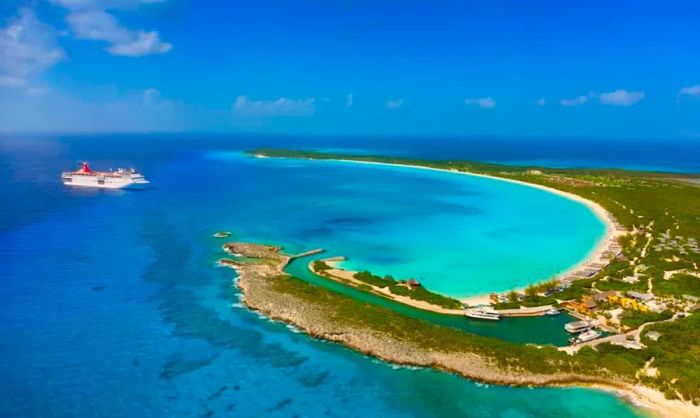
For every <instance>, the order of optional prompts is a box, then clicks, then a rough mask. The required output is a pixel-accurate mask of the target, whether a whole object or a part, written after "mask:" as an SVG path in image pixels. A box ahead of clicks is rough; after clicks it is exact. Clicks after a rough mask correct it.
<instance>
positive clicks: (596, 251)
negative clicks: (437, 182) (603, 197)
mask: <svg viewBox="0 0 700 418" xmlns="http://www.w3.org/2000/svg"><path fill="white" fill-rule="evenodd" d="M254 157H255V158H270V157H268V156H266V155H263V154H255V155H254ZM299 159H305V160H309V161H316V160H315V159H313V158H299ZM318 161H331V162H343V163H354V164H367V165H375V166H385V167H398V168H402V167H408V168H413V169H419V170H431V171H438V172H443V173H453V174H462V175H468V176H475V177H481V178H486V179H491V180H497V181H505V182H509V183H513V184H518V185H521V186H527V187H533V188H536V189H539V190H543V191H546V192H549V193H553V194H555V195H558V196H561V197H563V198H565V199H569V200H572V201H575V202H577V203H580V204H583V205H584V206H586V207H587V208H588V209H589V210H590V211H591V212H593V214H594V215H595V216H596V217H597V218H598V219H599V220H600V221H602V222H603V224H604V225H605V234H604V235H603V236H602V237H601V238H600V239H599V240H598V242H597V244H596V245H595V247H593V248H592V249H591V250H590V251H589V253H588V254H587V255H586V257H585V258H584V259H582V260H581V261H579V262H578V263H576V264H575V265H573V266H571V267H570V268H568V269H566V270H564V271H563V272H561V273H558V274H557V275H555V276H553V277H551V278H550V279H562V278H564V277H567V276H571V275H575V274H577V273H581V272H584V271H585V270H586V269H588V268H589V265H590V264H591V263H598V262H603V261H605V260H604V255H605V254H606V253H608V252H609V251H611V247H612V245H613V244H615V243H616V241H617V239H618V237H620V236H621V235H624V234H626V233H627V231H626V230H624V229H622V227H621V226H619V224H618V223H617V221H616V220H615V218H614V217H613V215H612V214H611V213H610V212H608V211H607V210H605V208H603V207H602V206H601V205H599V204H598V203H596V202H593V201H592V200H589V199H586V198H584V197H582V196H579V195H576V194H574V193H570V192H565V191H563V190H559V189H555V188H553V187H548V186H543V185H541V184H536V183H528V182H526V181H522V180H516V179H509V178H506V177H498V176H492V175H488V174H480V173H472V172H469V171H459V170H447V169H442V168H435V167H426V166H421V165H415V164H398V163H382V162H376V161H359V160H352V159H338V158H330V159H323V160H318ZM545 280H546V279H545ZM540 281H541V280H540ZM533 283H537V281H533ZM515 290H516V291H522V290H523V289H521V288H520V289H515ZM459 300H460V301H461V302H463V303H465V304H467V305H472V306H473V305H485V304H489V303H490V298H489V294H477V295H473V296H467V297H462V298H459Z"/></svg>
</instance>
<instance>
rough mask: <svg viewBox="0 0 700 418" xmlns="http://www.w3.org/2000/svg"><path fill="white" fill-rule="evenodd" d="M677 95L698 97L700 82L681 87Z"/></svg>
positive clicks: (699, 94) (699, 95)
mask: <svg viewBox="0 0 700 418" xmlns="http://www.w3.org/2000/svg"><path fill="white" fill-rule="evenodd" d="M677 96H678V97H679V98H680V97H683V96H690V97H700V84H695V85H693V86H688V87H683V88H681V89H680V90H678V95H677Z"/></svg>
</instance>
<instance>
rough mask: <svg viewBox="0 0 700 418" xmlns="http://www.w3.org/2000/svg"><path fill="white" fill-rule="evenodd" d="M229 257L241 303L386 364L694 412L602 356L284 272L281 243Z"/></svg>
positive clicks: (673, 412) (230, 248)
mask: <svg viewBox="0 0 700 418" xmlns="http://www.w3.org/2000/svg"><path fill="white" fill-rule="evenodd" d="M224 249H225V250H226V251H227V252H229V253H231V254H234V255H235V256H236V257H235V258H226V259H222V260H220V264H221V265H224V266H227V267H232V268H234V269H235V270H236V271H237V272H238V278H237V280H236V285H237V286H238V287H239V288H240V290H241V291H242V293H243V302H244V304H245V305H246V306H247V307H248V308H250V309H253V310H255V311H258V312H260V313H262V314H263V315H265V316H267V317H269V318H272V319H275V320H279V321H283V322H286V323H289V324H292V325H294V326H295V327H298V328H300V329H301V330H303V331H304V332H306V333H307V334H309V335H311V336H313V337H316V338H320V339H324V340H328V341H333V342H337V343H340V344H342V345H344V346H346V347H349V348H351V349H354V350H356V351H359V352H361V353H363V354H365V355H370V356H374V357H377V358H380V359H382V360H385V361H387V362H391V363H396V364H402V365H411V366H419V367H431V368H435V369H439V370H444V371H447V372H452V373H457V374H460V375H462V376H464V377H466V378H469V379H472V380H475V381H480V382H485V383H493V384H499V385H513V386H594V387H597V388H601V389H604V390H611V391H615V392H617V393H619V394H621V395H622V396H625V397H627V398H629V399H631V400H632V401H633V402H635V403H636V404H639V405H642V406H644V407H646V408H649V409H651V410H653V411H656V412H658V413H660V414H662V415H663V416H679V417H697V416H700V414H699V412H698V409H697V408H695V407H693V406H692V405H691V404H689V403H685V402H681V401H677V400H675V401H674V400H667V399H665V398H664V396H663V394H661V393H660V392H657V391H654V390H652V389H650V388H646V387H642V386H639V385H638V382H636V379H635V377H634V373H633V370H631V369H629V368H628V367H627V366H626V365H614V366H611V365H609V364H606V361H605V360H606V359H605V358H604V357H599V358H596V357H595V356H591V355H589V354H590V353H587V354H586V355H576V356H570V355H567V354H564V353H561V352H559V351H557V350H556V349H554V348H553V347H549V346H545V347H538V346H533V345H520V344H514V343H509V342H505V341H501V340H498V339H494V338H488V337H481V336H477V335H473V334H468V333H465V332H462V331H460V330H457V329H452V328H448V327H442V326H438V325H435V324H431V323H427V322H424V321H421V320H417V319H414V318H409V317H406V316H403V315H400V314H398V313H396V312H394V311H392V310H390V309H386V308H382V307H379V306H375V305H372V304H367V303H363V302H360V301H357V300H354V299H352V298H350V297H348V296H345V295H342V294H339V293H335V292H331V291H329V290H327V289H325V288H322V287H318V286H313V285H311V284H309V283H307V282H305V281H303V280H301V279H298V278H295V277H292V276H291V275H289V274H287V273H285V272H284V267H285V266H286V265H287V263H288V262H289V260H290V258H291V256H289V255H286V254H284V253H282V249H281V248H280V247H272V246H266V245H261V244H250V243H243V242H231V243H227V244H225V245H224Z"/></svg>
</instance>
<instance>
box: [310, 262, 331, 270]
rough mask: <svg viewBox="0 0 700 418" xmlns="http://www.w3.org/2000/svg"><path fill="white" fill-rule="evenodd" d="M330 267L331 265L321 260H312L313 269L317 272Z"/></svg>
mask: <svg viewBox="0 0 700 418" xmlns="http://www.w3.org/2000/svg"><path fill="white" fill-rule="evenodd" d="M330 268H331V266H329V265H328V264H326V263H325V262H323V261H321V260H316V261H314V270H316V271H319V272H321V271H326V270H328V269H330Z"/></svg>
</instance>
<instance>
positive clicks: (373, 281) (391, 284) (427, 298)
mask: <svg viewBox="0 0 700 418" xmlns="http://www.w3.org/2000/svg"><path fill="white" fill-rule="evenodd" d="M354 277H355V278H356V279H357V280H360V281H362V282H364V283H367V284H368V285H370V286H375V287H379V288H388V289H389V291H390V292H391V293H393V294H395V295H397V296H407V297H409V298H411V299H414V300H420V301H424V302H428V303H430V304H432V305H437V306H441V307H443V308H446V309H460V308H461V307H462V303H461V302H460V301H458V300H457V299H452V298H448V297H446V296H442V295H440V294H437V293H433V292H431V291H429V290H427V289H426V288H424V287H423V286H421V285H417V286H409V285H408V284H407V283H406V282H401V283H400V282H397V281H396V280H394V278H393V277H391V276H385V277H379V276H375V275H374V274H372V273H370V272H368V271H362V272H359V273H355V276H354Z"/></svg>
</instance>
